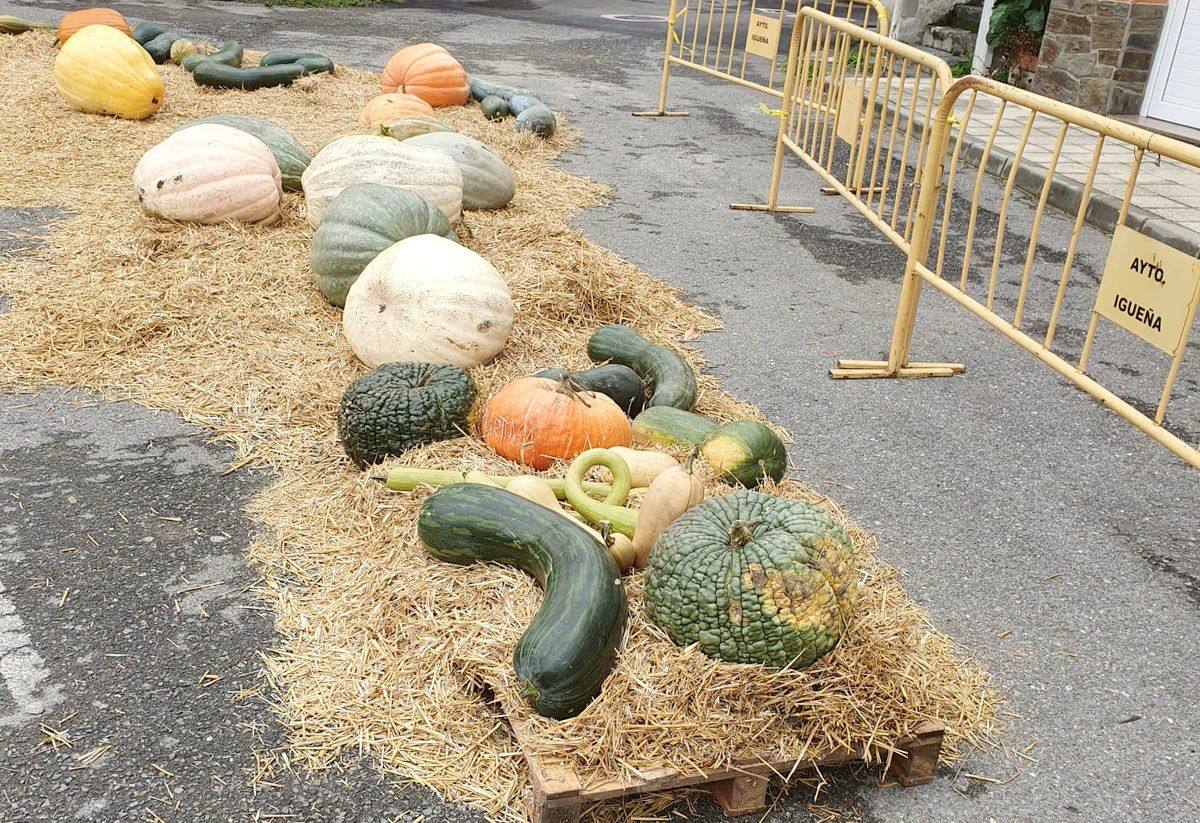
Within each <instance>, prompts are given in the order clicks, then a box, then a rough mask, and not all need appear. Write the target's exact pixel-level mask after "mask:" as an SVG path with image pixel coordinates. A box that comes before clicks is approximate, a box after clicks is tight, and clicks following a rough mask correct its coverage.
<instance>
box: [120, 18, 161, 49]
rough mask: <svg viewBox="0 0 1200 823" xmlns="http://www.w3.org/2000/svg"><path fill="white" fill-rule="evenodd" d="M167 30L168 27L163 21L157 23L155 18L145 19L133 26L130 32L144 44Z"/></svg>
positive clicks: (131, 35)
mask: <svg viewBox="0 0 1200 823" xmlns="http://www.w3.org/2000/svg"><path fill="white" fill-rule="evenodd" d="M166 30H167V27H166V26H164V25H163V24H162V23H155V22H154V21H153V20H143V21H142V22H140V23H138V24H137V25H136V26H134V27H133V31H132V32H130V33H129V36H130V37H132V38H133V39H134V40H136V41H137V42H138V43H139V44H140V45H143V46H144V45H146V44H147V43H149V42H150V41H151V40H153V39H154V38H155V37H158V36H159V35H160V34H162V33H163V32H165V31H166Z"/></svg>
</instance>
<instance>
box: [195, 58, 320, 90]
mask: <svg viewBox="0 0 1200 823" xmlns="http://www.w3.org/2000/svg"><path fill="white" fill-rule="evenodd" d="M191 73H192V79H193V80H195V81H196V83H197V84H198V85H201V86H212V87H213V88H217V89H241V90H242V91H254V90H255V89H266V88H271V87H273V86H287V85H290V84H291V83H292V81H293V80H295V79H297V78H299V77H303V76H304V74H305V73H306V70H305V68H304V66H302V65H300V64H299V63H285V64H284V65H282V66H259V67H257V68H237V67H235V66H228V65H225V64H224V63H218V62H217V61H215V60H206V61H204V62H202V63H198V64H196V65H195V66H193V67H192V69H191Z"/></svg>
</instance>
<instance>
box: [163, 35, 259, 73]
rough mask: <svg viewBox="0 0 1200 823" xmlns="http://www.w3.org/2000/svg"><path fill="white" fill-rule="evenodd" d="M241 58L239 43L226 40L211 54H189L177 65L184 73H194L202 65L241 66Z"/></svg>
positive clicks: (242, 54) (241, 52)
mask: <svg viewBox="0 0 1200 823" xmlns="http://www.w3.org/2000/svg"><path fill="white" fill-rule="evenodd" d="M243 56H244V53H243V50H242V46H241V44H240V43H238V42H237V41H236V40H226V41H225V42H224V43H222V44H221V48H219V49H217V50H216V51H214V52H213V53H212V54H189V55H188V56H187V57H185V58H183V59H182V60H181V61H179V65H180V66H181V67H182V68H183V70H184V71H188V72H191V71H195V70H196V67H197V66H200V65H203V64H204V63H221V64H223V65H226V66H232V67H235V68H236V67H237V66H240V65H242V57H243Z"/></svg>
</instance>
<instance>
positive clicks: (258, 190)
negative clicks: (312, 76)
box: [133, 123, 283, 223]
mask: <svg viewBox="0 0 1200 823" xmlns="http://www.w3.org/2000/svg"><path fill="white" fill-rule="evenodd" d="M133 189H134V193H135V194H136V195H137V199H138V202H139V203H141V204H142V208H144V209H145V210H146V211H148V212H150V214H153V215H156V216H158V217H165V218H166V219H168V220H178V221H181V222H188V223H220V222H222V221H224V220H238V221H242V222H245V223H257V222H274V221H275V220H277V219H279V198H280V196H281V194H282V192H283V187H282V185H281V180H280V175H279V165H278V164H277V163H276V162H275V157H274V155H272V154H271V150H270V149H269V148H267V145H266V144H265V143H263V141H261V140H259V139H258V138H257V137H253V136H251V135H249V134H247V133H246V132H244V131H240V130H238V129H235V128H230V127H229V126H221V125H217V124H215V123H205V124H202V125H198V126H192V127H191V128H187V129H184V130H183V131H177V132H175V133H174V134H172V135H171V136H170V137H168V138H167V139H166V140H163V141H162V142H161V143H159V144H158V145H156V146H153V147H151V148H150V150H149V151H147V152H146V153H145V154H143V155H142V159H141V160H139V161H138V164H137V167H136V168H134V170H133Z"/></svg>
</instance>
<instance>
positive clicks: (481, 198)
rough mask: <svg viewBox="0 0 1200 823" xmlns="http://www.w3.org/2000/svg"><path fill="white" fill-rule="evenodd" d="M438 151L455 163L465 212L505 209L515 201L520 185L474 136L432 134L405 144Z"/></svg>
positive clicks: (498, 157)
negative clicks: (461, 180)
mask: <svg viewBox="0 0 1200 823" xmlns="http://www.w3.org/2000/svg"><path fill="white" fill-rule="evenodd" d="M404 142H405V143H407V144H409V145H413V146H425V147H427V148H431V149H436V150H437V151H440V152H442V153H443V154H445V155H446V156H448V157H449V158H450V159H451V160H453V161H454V162H455V163H456V164H457V165H458V170H459V171H460V172H461V173H462V178H463V208H464V209H502V208H504V207H505V206H507V205H508V204H509V202H510V201H511V200H512V199H513V195H514V194H516V192H517V184H516V182H515V181H514V180H513V176H512V172H511V171H509V169H508V166H507V165H505V163H504V161H503V160H501V159H500V155H498V154H496V153H495V152H494V151H492V150H491V149H489V148H488V147H487V146H485V145H484V144H483V143H480V142H479V141H478V140H476V139H475V138H473V137H467V136H466V135H465V134H456V133H454V132H445V131H443V132H433V133H431V134H421V135H418V136H416V137H410V138H408V139H407V140H405V141H404Z"/></svg>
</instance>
